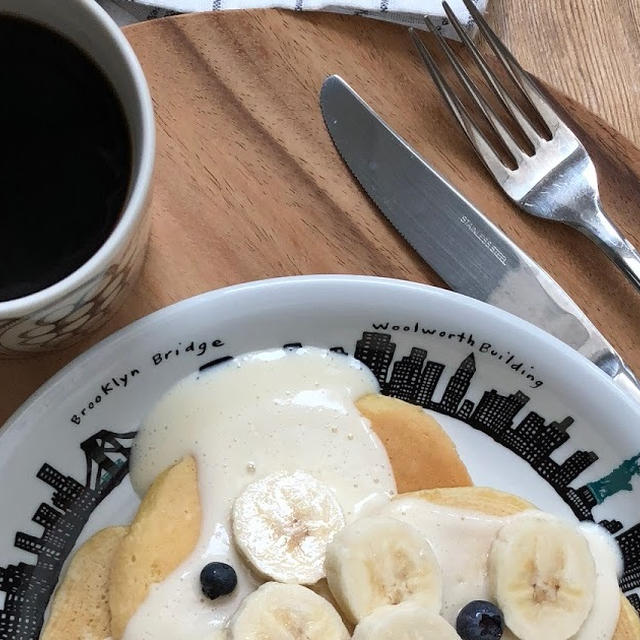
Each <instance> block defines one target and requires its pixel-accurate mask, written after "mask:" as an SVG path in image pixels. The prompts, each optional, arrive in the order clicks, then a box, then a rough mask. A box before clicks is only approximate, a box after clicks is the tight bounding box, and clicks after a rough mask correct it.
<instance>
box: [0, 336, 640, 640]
mask: <svg viewBox="0 0 640 640" xmlns="http://www.w3.org/2000/svg"><path fill="white" fill-rule="evenodd" d="M284 346H285V348H297V347H301V346H302V345H301V344H300V343H290V344H287V345H284ZM332 351H335V352H339V353H343V354H346V353H347V351H345V349H344V348H343V347H333V348H332ZM395 351H396V345H395V343H393V342H392V340H391V335H389V334H385V333H379V332H372V331H365V332H364V333H363V334H362V337H361V339H360V340H358V341H357V343H356V348H355V352H354V357H356V358H357V359H359V360H360V361H361V362H363V363H364V364H365V365H367V366H368V367H369V368H370V369H371V371H372V372H373V374H374V375H375V377H376V378H377V380H378V382H379V383H380V387H381V389H382V393H384V394H385V395H389V396H393V397H396V398H399V399H401V400H405V401H406V402H411V403H413V404H416V405H419V406H422V407H425V408H427V409H430V410H433V411H436V412H438V413H441V414H443V415H448V416H452V417H454V418H457V419H458V420H461V421H462V422H464V423H466V424H467V425H469V426H471V427H473V428H474V429H477V430H479V431H481V432H483V433H485V434H487V435H488V436H490V437H491V438H492V439H493V440H495V441H496V442H498V443H500V444H502V445H503V446H505V447H507V448H508V449H509V450H510V451H512V452H514V453H515V454H517V455H518V456H519V457H520V458H521V459H522V460H524V461H526V462H527V463H528V464H529V465H531V467H532V468H533V469H534V470H535V471H536V472H537V473H538V474H539V475H540V476H541V477H542V478H543V479H544V480H546V482H548V483H549V485H550V486H552V487H553V489H554V490H555V491H556V492H557V493H558V495H559V496H560V497H561V498H562V499H563V500H564V501H565V502H566V504H568V505H569V506H570V507H571V509H572V510H573V512H574V513H575V515H576V516H577V517H578V518H579V519H580V520H593V515H592V511H593V509H594V507H596V506H597V505H599V504H601V503H602V502H604V501H605V500H606V499H607V498H608V497H610V496H611V495H614V494H615V493H618V492H619V491H631V490H632V487H631V479H632V477H633V476H635V475H640V453H639V454H638V455H636V456H634V457H633V458H630V459H629V460H626V461H625V462H623V463H622V464H621V465H620V466H619V467H618V468H616V469H614V470H613V471H612V472H611V473H609V474H608V475H606V476H604V477H603V478H600V479H599V480H595V481H592V482H588V483H586V484H584V485H582V486H580V487H578V488H576V489H574V488H572V487H571V486H569V485H570V484H571V483H572V482H573V481H574V480H575V479H576V478H577V477H578V476H579V475H580V474H581V473H582V472H583V471H585V470H586V469H588V468H589V467H590V466H591V465H592V464H593V463H594V462H595V461H596V460H597V459H598V456H597V454H596V453H594V452H593V451H581V450H579V451H575V452H574V453H572V454H570V455H569V456H568V457H567V459H566V460H564V461H563V462H562V463H558V462H555V461H554V460H553V459H552V458H551V454H552V453H553V452H554V451H555V450H556V449H558V447H560V446H561V445H562V444H564V443H566V442H568V441H569V440H570V435H569V433H568V429H569V428H570V427H571V425H572V424H573V418H571V417H569V416H567V417H565V418H564V419H562V420H561V421H560V422H556V421H551V422H548V423H547V422H546V420H545V419H544V418H543V417H542V416H540V415H539V414H537V413H535V412H533V411H529V412H528V413H526V415H525V416H524V418H523V419H522V420H521V421H520V422H519V423H518V424H517V425H515V426H514V419H515V418H516V416H517V415H518V414H519V413H520V412H521V411H522V410H523V409H524V407H525V405H526V404H527V403H528V402H529V400H530V398H529V396H527V395H526V394H524V393H522V392H521V391H515V392H514V393H511V394H508V395H502V394H500V393H499V392H498V391H496V390H495V389H492V390H490V391H486V392H484V394H483V395H482V397H481V399H480V401H479V402H477V404H475V403H474V402H473V401H472V400H470V399H469V398H466V395H467V392H468V391H469V388H470V386H471V382H472V379H473V377H474V375H475V373H476V362H475V356H474V355H473V353H470V354H469V355H468V356H466V357H465V358H464V359H463V360H462V362H461V363H460V365H459V366H458V367H457V369H456V371H455V372H454V373H453V375H451V376H450V377H449V378H448V379H446V378H443V373H444V371H445V365H443V364H442V363H439V362H435V361H432V360H429V359H428V357H427V355H428V354H427V351H426V350H425V349H422V348H418V347H414V348H412V349H411V351H410V353H409V355H406V356H403V357H401V358H398V359H396V360H395V361H394V356H395ZM229 359H231V356H225V357H223V358H218V359H216V360H214V361H212V362H210V363H207V364H205V365H203V366H202V367H200V370H205V369H208V368H211V367H213V366H216V365H218V364H221V363H222V362H225V361H228V360H229ZM438 385H440V388H442V387H444V390H443V391H442V392H441V393H440V398H439V399H438V400H436V399H434V393H435V392H436V390H437V388H438ZM134 437H135V431H131V432H128V433H114V432H112V431H106V430H102V431H99V432H98V433H96V434H95V435H94V436H92V437H91V438H88V439H87V440H85V441H84V442H82V443H81V445H80V447H81V449H82V451H83V452H84V454H85V459H86V465H87V466H86V475H85V481H84V484H82V483H81V482H78V481H77V480H76V479H74V478H73V477H71V476H65V475H64V474H63V473H61V472H59V471H57V470H56V469H54V468H53V467H51V466H50V465H48V464H44V465H43V466H42V467H41V468H40V470H39V471H38V473H37V477H38V478H39V479H40V480H42V481H44V482H46V483H47V484H49V485H50V486H51V487H52V488H53V489H54V493H53V497H52V503H53V506H51V505H49V504H46V503H43V504H41V505H40V506H39V507H38V509H37V511H36V513H35V515H34V516H33V518H32V520H33V521H34V522H36V523H37V524H39V525H41V526H42V527H43V533H42V535H41V536H40V537H35V536H33V535H29V534H25V533H21V532H19V533H17V534H16V537H15V546H16V547H18V548H19V549H22V550H24V551H28V552H30V553H32V554H35V556H36V557H37V561H36V564H35V565H32V564H27V563H24V562H21V563H19V564H17V565H9V566H7V567H0V592H4V594H5V598H4V605H3V606H2V607H0V640H37V638H38V636H39V634H40V630H41V628H42V623H43V615H44V611H45V609H46V607H47V604H48V602H49V599H50V597H51V594H52V593H53V590H54V589H55V586H56V583H57V581H58V577H59V574H60V571H61V569H62V566H63V564H64V561H65V559H66V558H67V556H68V555H69V553H70V552H71V550H72V549H73V547H74V545H75V542H76V540H77V539H78V536H79V535H80V533H81V532H82V529H83V527H84V526H85V524H86V522H87V520H88V519H89V516H90V515H91V513H92V512H93V510H94V509H95V508H96V507H97V506H98V504H100V502H101V501H102V500H103V499H104V498H105V497H106V496H107V495H108V494H109V493H110V492H111V491H112V490H113V489H115V488H116V487H117V486H118V485H119V484H120V482H121V481H122V480H123V479H124V477H125V476H126V475H127V473H128V472H129V455H130V451H131V442H132V440H133V438H134ZM600 524H601V525H602V526H604V527H606V528H607V529H608V530H609V531H610V532H611V533H612V534H618V535H616V540H617V542H618V544H619V546H620V549H621V551H622V555H623V558H624V573H623V576H622V578H621V580H620V586H621V588H622V589H623V591H625V592H628V591H630V590H633V589H636V588H637V587H640V523H638V524H635V525H633V526H630V527H628V528H627V529H626V530H624V531H623V529H624V525H623V524H622V522H620V521H619V520H603V521H600ZM619 532H621V533H619ZM628 597H629V600H630V602H631V604H632V605H633V606H634V607H635V608H636V610H637V611H638V612H639V613H640V597H639V596H638V595H637V594H635V593H634V594H631V595H629V596H628ZM0 602H1V598H0Z"/></svg>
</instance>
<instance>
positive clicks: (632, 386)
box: [612, 363, 640, 404]
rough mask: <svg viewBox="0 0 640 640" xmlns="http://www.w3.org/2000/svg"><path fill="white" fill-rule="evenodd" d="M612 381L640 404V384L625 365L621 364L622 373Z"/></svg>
mask: <svg viewBox="0 0 640 640" xmlns="http://www.w3.org/2000/svg"><path fill="white" fill-rule="evenodd" d="M612 380H613V382H614V383H615V385H616V386H617V387H619V388H620V389H622V391H624V392H625V393H626V394H627V395H628V396H629V397H631V398H633V399H634V400H635V401H636V402H637V403H638V404H640V383H639V382H638V379H637V378H636V377H635V375H633V372H632V371H631V370H630V369H629V368H628V367H627V366H626V365H625V364H624V363H621V368H620V371H619V372H618V373H617V374H616V375H614V376H613V377H612Z"/></svg>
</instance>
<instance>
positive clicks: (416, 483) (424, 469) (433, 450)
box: [356, 394, 473, 493]
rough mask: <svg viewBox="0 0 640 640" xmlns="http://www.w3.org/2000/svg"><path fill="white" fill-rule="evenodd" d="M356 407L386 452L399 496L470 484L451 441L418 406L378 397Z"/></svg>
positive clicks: (361, 399) (362, 401) (365, 397)
mask: <svg viewBox="0 0 640 640" xmlns="http://www.w3.org/2000/svg"><path fill="white" fill-rule="evenodd" d="M356 407H357V408H358V411H360V413H361V414H362V415H363V416H364V417H365V418H368V419H369V421H370V422H371V427H372V428H373V430H374V431H375V433H376V434H377V436H378V438H380V440H382V443H383V444H384V447H385V449H386V450H387V455H388V456H389V460H390V462H391V467H392V469H393V474H394V476H395V479H396V485H397V487H398V493H407V492H408V491H417V490H418V489H432V488H436V487H468V486H471V485H472V484H473V483H472V482H471V477H470V476H469V472H468V471H467V468H466V467H465V466H464V463H463V462H462V460H460V456H459V455H458V452H457V451H456V447H455V445H454V444H453V442H452V441H451V438H450V437H449V436H448V435H447V433H446V432H445V431H444V429H443V428H442V427H441V426H440V425H439V424H438V423H437V422H436V421H435V420H434V419H433V418H432V417H431V416H430V415H428V414H426V413H425V412H424V411H423V410H422V409H421V408H420V407H416V406H415V405H413V404H408V403H407V402H403V401H402V400H397V399H396V398H389V397H388V396H381V395H377V394H373V395H368V396H364V397H363V398H360V399H359V400H358V401H357V402H356Z"/></svg>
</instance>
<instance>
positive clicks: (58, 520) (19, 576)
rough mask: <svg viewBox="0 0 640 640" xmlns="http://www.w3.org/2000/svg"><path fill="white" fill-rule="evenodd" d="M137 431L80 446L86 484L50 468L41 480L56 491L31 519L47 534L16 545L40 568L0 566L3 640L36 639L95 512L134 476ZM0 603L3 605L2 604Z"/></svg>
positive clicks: (103, 435)
mask: <svg viewBox="0 0 640 640" xmlns="http://www.w3.org/2000/svg"><path fill="white" fill-rule="evenodd" d="M134 437H135V432H130V433H113V432H111V431H104V430H103V431H100V432H98V433H96V434H95V435H93V436H92V437H91V438H89V439H87V440H85V441H84V442H83V443H82V444H81V445H80V447H81V449H82V451H83V452H84V455H85V458H86V475H85V478H84V482H79V481H78V480H76V479H75V478H73V477H71V476H66V475H64V474H63V473H61V472H59V471H57V470H56V469H54V468H53V467H52V466H50V465H48V464H44V465H42V467H41V468H40V470H39V471H38V473H37V477H38V478H39V479H40V480H42V481H43V482H46V483H47V484H48V485H49V486H50V487H51V488H52V489H53V495H52V499H51V504H47V503H42V504H41V505H40V506H39V507H38V508H37V510H36V512H35V514H34V515H33V517H32V520H33V522H35V523H36V524H38V525H40V526H41V527H42V529H43V531H42V535H40V536H39V537H37V536H34V535H30V534H27V533H22V532H18V533H17V534H16V537H15V543H14V544H15V546H16V547H17V548H18V549H22V550H23V551H27V552H29V553H32V554H33V555H35V557H36V562H35V564H28V563H25V562H20V563H19V564H16V565H9V566H7V567H0V591H3V592H4V605H3V607H2V609H0V639H1V640H37V639H38V636H39V635H40V629H41V627H42V623H43V615H44V612H45V609H46V607H47V603H48V602H49V598H50V597H51V594H52V593H53V590H54V589H55V586H56V583H57V581H58V576H59V575H60V571H61V569H62V565H63V564H64V561H65V559H66V557H67V556H68V555H69V553H70V552H71V549H72V548H73V546H74V544H75V542H76V540H77V539H78V536H79V535H80V533H81V531H82V529H83V527H84V525H85V524H86V522H87V520H88V519H89V516H90V515H91V513H92V512H93V510H94V509H95V508H96V507H97V506H98V504H100V502H102V500H104V498H106V497H107V496H108V495H109V493H111V491H113V489H114V488H115V487H117V486H118V485H119V484H120V482H121V481H122V480H123V478H124V477H125V476H126V475H127V473H128V472H129V455H130V452H131V442H132V440H133V438H134ZM0 601H1V600H0Z"/></svg>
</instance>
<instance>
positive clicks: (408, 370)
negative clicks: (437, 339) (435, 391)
mask: <svg viewBox="0 0 640 640" xmlns="http://www.w3.org/2000/svg"><path fill="white" fill-rule="evenodd" d="M426 358H427V352H426V351H425V350H424V349H418V348H417V347H414V348H413V349H411V353H410V354H409V355H408V356H404V357H403V358H400V360H397V361H396V362H395V363H394V365H393V370H392V371H391V380H389V384H388V385H387V389H386V392H387V393H388V394H389V395H390V396H393V397H394V398H398V399H399V400H404V401H405V402H411V403H414V404H415V403H416V400H417V395H418V388H419V383H420V381H421V379H422V367H423V365H424V361H425V360H426Z"/></svg>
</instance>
